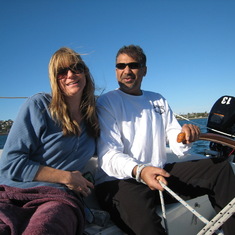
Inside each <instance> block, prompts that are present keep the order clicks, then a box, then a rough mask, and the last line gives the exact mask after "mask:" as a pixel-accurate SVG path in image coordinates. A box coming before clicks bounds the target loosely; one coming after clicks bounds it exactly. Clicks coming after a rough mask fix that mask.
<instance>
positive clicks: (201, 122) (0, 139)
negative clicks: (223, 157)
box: [0, 118, 209, 153]
mask: <svg viewBox="0 0 235 235" xmlns="http://www.w3.org/2000/svg"><path fill="white" fill-rule="evenodd" d="M179 123H180V125H183V124H185V123H189V122H188V121H186V120H180V121H179ZM190 123H191V124H195V125H198V126H199V127H200V129H201V132H203V133H205V132H206V124H207V118H201V119H192V120H190ZM6 139H7V135H0V149H2V148H3V146H4V144H5V142H6ZM205 149H209V141H203V140H199V141H196V142H195V143H194V144H193V147H192V151H193V152H195V153H204V150H205Z"/></svg>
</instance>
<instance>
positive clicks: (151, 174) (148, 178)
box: [140, 166, 170, 191]
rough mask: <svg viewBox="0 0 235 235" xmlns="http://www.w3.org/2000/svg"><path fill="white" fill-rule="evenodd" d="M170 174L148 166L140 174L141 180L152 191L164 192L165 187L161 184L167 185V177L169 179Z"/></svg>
mask: <svg viewBox="0 0 235 235" xmlns="http://www.w3.org/2000/svg"><path fill="white" fill-rule="evenodd" d="M169 176H170V174H169V173H168V172H166V171H165V170H164V169H162V168H158V167H153V166H146V167H145V168H144V169H143V170H142V171H141V174H140V177H141V179H142V180H143V181H144V182H145V183H146V184H147V185H148V186H149V188H150V189H151V190H160V191H163V190H164V189H163V187H162V186H161V184H160V183H159V181H162V182H163V183H164V184H166V185H167V181H166V179H165V177H166V178H167V177H169Z"/></svg>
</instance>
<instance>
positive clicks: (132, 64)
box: [116, 62, 143, 70]
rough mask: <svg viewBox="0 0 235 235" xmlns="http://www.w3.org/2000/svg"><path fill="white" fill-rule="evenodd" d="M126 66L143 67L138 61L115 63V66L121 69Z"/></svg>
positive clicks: (131, 67)
mask: <svg viewBox="0 0 235 235" xmlns="http://www.w3.org/2000/svg"><path fill="white" fill-rule="evenodd" d="M126 66H128V67H129V68H130V69H140V68H141V67H143V66H142V64H140V63H138V62H132V63H118V64H116V68H117V69H121V70H123V69H125V68H126Z"/></svg>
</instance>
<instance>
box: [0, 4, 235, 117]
mask: <svg viewBox="0 0 235 235" xmlns="http://www.w3.org/2000/svg"><path fill="white" fill-rule="evenodd" d="M234 12H235V1H234V0H146V1H143V0H118V1H114V0H40V1H36V0H20V1H19V0H7V1H1V8H0V51H1V63H0V71H1V76H0V81H1V86H0V96H1V97H5V96H7V97H15V96H24V97H25V96H27V97H28V96H31V95H33V94H35V93H38V92H41V91H44V92H50V85H49V79H48V71H47V68H48V62H49V59H50V57H51V55H52V54H53V53H54V52H55V51H56V50H58V49H59V48H60V47H63V46H66V47H70V48H72V49H74V50H76V51H77V52H80V53H81V54H83V59H84V60H85V62H86V63H87V65H88V66H89V68H90V70H91V73H92V75H93V77H94V80H95V83H96V87H97V90H96V94H97V95H99V94H100V93H101V91H102V90H104V92H107V91H110V90H113V89H115V88H117V82H116V78H115V67H114V65H115V56H116V53H117V51H118V49H119V48H120V47H122V46H123V45H129V44H136V45H140V46H141V47H142V48H143V49H144V51H145V53H146V55H147V66H148V73H147V76H146V77H145V78H144V80H143V85H142V88H143V89H144V90H151V91H155V92H158V93H161V94H162V95H163V96H164V97H165V98H166V99H167V100H168V102H169V104H170V106H171V108H172V109H173V111H174V112H175V113H178V114H185V113H188V112H205V111H207V112H209V111H210V109H211V107H212V105H213V104H214V103H215V101H216V100H217V99H218V98H220V97H221V96H222V95H234V88H235V14H234ZM23 102H24V99H0V110H1V111H0V120H7V119H13V120H14V119H15V118H16V115H17V112H18V110H19V108H20V106H21V105H22V103H23Z"/></svg>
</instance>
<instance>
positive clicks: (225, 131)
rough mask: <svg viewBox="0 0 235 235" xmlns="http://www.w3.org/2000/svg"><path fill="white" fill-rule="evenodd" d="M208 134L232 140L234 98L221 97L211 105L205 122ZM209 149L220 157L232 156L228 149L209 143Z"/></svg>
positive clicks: (234, 117)
mask: <svg viewBox="0 0 235 235" xmlns="http://www.w3.org/2000/svg"><path fill="white" fill-rule="evenodd" d="M207 128H208V129H207V130H208V132H209V133H215V134H220V135H224V136H227V137H229V138H232V139H234V136H235V97H233V96H222V97H220V98H219V99H218V100H217V101H216V102H215V104H214V105H213V107H212V109H211V111H210V113H209V116H208V121H207ZM210 149H211V150H213V151H216V152H218V153H219V156H220V157H222V156H223V157H228V156H230V155H231V154H234V152H233V151H234V150H233V149H232V148H230V147H227V146H223V145H221V144H218V143H214V142H211V143H210Z"/></svg>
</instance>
